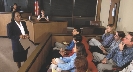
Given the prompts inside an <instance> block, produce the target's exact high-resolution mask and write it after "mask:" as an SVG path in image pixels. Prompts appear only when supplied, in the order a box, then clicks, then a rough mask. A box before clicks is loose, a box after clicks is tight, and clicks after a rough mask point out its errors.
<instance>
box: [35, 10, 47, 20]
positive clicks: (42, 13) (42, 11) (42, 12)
mask: <svg viewBox="0 0 133 72" xmlns="http://www.w3.org/2000/svg"><path fill="white" fill-rule="evenodd" d="M41 18H45V19H46V21H49V18H48V16H45V12H44V10H41V15H39V16H38V17H37V20H41Z"/></svg>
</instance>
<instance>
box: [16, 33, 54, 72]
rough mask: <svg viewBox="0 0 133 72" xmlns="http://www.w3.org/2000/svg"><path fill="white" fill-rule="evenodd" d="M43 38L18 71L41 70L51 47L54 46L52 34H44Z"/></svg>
mask: <svg viewBox="0 0 133 72" xmlns="http://www.w3.org/2000/svg"><path fill="white" fill-rule="evenodd" d="M42 40H43V41H42V42H41V43H40V44H39V45H38V46H37V48H36V49H35V50H34V51H33V52H32V54H31V55H30V56H29V57H28V59H27V60H26V62H25V63H24V64H23V65H22V67H21V68H20V69H19V70H18V72H39V70H40V68H41V66H42V65H43V64H44V63H45V62H46V57H47V55H48V52H49V50H50V48H52V47H51V43H52V34H50V33H48V34H44V39H42Z"/></svg>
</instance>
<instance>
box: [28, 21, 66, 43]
mask: <svg viewBox="0 0 133 72" xmlns="http://www.w3.org/2000/svg"><path fill="white" fill-rule="evenodd" d="M26 25H27V29H28V31H29V36H30V40H31V41H33V42H34V43H40V42H41V41H42V39H43V38H44V37H45V36H44V33H46V34H47V33H67V22H65V21H64V22H63V21H62V22H52V21H51V22H33V21H32V22H30V21H26Z"/></svg>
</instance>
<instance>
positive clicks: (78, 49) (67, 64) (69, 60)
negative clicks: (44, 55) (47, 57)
mask: <svg viewBox="0 0 133 72" xmlns="http://www.w3.org/2000/svg"><path fill="white" fill-rule="evenodd" d="M74 42H75V46H74V48H73V51H74V54H73V55H72V56H70V57H60V60H62V61H60V62H61V63H60V62H58V63H57V61H56V59H53V60H52V62H51V63H52V64H54V65H57V68H56V67H54V68H55V69H56V70H57V71H58V70H60V71H61V70H68V71H70V72H75V65H74V62H75V58H76V57H77V55H80V56H81V55H82V56H87V53H86V51H85V48H84V45H83V44H82V43H79V42H76V41H74ZM63 61H64V62H63ZM62 62H63V63H62ZM51 68H52V67H51ZM48 72H51V70H50V69H49V70H48Z"/></svg>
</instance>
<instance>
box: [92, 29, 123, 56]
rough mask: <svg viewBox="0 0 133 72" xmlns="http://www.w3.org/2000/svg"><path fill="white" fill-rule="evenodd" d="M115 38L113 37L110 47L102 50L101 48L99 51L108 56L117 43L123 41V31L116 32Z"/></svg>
mask: <svg viewBox="0 0 133 72" xmlns="http://www.w3.org/2000/svg"><path fill="white" fill-rule="evenodd" d="M115 33H116V34H115V36H114V39H115V40H114V41H113V42H112V44H111V45H110V47H109V48H104V47H103V46H101V47H100V49H101V50H102V52H103V54H108V52H109V51H110V50H111V49H113V48H116V47H118V46H119V43H120V42H121V41H122V40H123V38H124V37H125V33H124V32H123V31H116V32H115ZM95 54H96V55H99V53H98V52H93V56H95Z"/></svg>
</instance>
